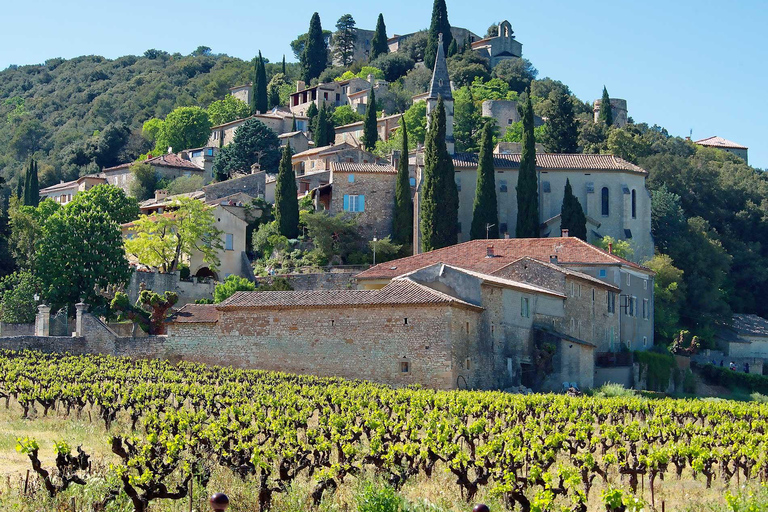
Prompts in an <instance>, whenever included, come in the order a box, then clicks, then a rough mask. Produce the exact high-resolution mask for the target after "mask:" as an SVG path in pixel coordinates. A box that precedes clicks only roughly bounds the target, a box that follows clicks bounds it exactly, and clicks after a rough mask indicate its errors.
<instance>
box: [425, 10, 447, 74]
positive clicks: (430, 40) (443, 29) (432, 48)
mask: <svg viewBox="0 0 768 512" xmlns="http://www.w3.org/2000/svg"><path fill="white" fill-rule="evenodd" d="M439 34H443V51H444V52H445V54H446V55H448V48H449V47H450V46H451V41H453V34H451V24H450V23H449V22H448V8H447V7H446V6H445V0H435V3H434V5H433V6H432V23H431V24H430V26H429V33H428V34H427V48H426V49H425V50H424V64H425V65H426V66H427V67H428V68H429V69H432V68H434V67H435V58H436V57H437V41H438V35H439Z"/></svg>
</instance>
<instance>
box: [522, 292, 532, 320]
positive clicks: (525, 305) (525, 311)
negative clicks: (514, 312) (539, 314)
mask: <svg viewBox="0 0 768 512" xmlns="http://www.w3.org/2000/svg"><path fill="white" fill-rule="evenodd" d="M520 316H522V317H523V318H530V316H531V309H530V303H529V301H528V297H523V298H522V299H520Z"/></svg>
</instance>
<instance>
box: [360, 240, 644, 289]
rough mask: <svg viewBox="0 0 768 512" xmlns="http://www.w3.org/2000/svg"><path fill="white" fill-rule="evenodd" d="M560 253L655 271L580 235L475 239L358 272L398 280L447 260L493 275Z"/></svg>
mask: <svg viewBox="0 0 768 512" xmlns="http://www.w3.org/2000/svg"><path fill="white" fill-rule="evenodd" d="M489 245H493V248H494V257H491V258H489V257H487V247H488V246H489ZM553 255H557V257H558V261H559V264H562V265H569V264H570V265H621V266H627V267H630V268H632V269H634V270H638V271H640V272H644V273H647V274H652V271H651V270H650V269H648V268H645V267H643V266H641V265H638V264H636V263H632V262H631V261H628V260H625V259H623V258H620V257H618V256H616V255H614V254H609V253H608V252H606V251H604V250H602V249H599V248H597V247H595V246H594V245H591V244H588V243H587V242H584V241H583V240H580V239H578V238H576V237H565V238H561V237H555V238H508V239H496V240H472V241H469V242H464V243H462V244H457V245H452V246H450V247H445V248H443V249H437V250H435V251H431V252H426V253H422V254H416V255H414V256H409V257H407V258H401V259H399V260H393V261H388V262H386V263H381V264H379V265H376V266H375V267H371V268H370V269H368V270H366V271H364V272H362V273H360V274H358V275H357V276H356V277H357V279H358V280H360V279H363V280H365V279H394V278H395V277H398V276H402V275H403V274H407V273H409V272H412V271H414V270H417V269H420V268H424V267H427V266H429V265H432V264H435V263H445V264H447V265H452V266H456V267H459V268H462V269H466V270H473V271H475V272H481V273H483V274H493V273H494V272H497V271H498V270H500V269H502V268H504V267H506V266H507V265H509V264H510V263H512V262H513V261H516V260H518V259H520V258H523V257H526V256H528V257H531V258H534V259H536V260H539V261H545V262H548V261H549V260H550V257H551V256H553Z"/></svg>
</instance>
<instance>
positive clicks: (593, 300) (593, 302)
mask: <svg viewBox="0 0 768 512" xmlns="http://www.w3.org/2000/svg"><path fill="white" fill-rule="evenodd" d="M594 305H595V289H594V288H592V306H594Z"/></svg>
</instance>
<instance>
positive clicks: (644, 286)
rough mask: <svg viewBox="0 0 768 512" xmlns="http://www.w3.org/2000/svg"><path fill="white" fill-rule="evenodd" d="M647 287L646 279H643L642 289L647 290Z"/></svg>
mask: <svg viewBox="0 0 768 512" xmlns="http://www.w3.org/2000/svg"><path fill="white" fill-rule="evenodd" d="M647 289H648V280H647V279H643V290H647Z"/></svg>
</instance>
